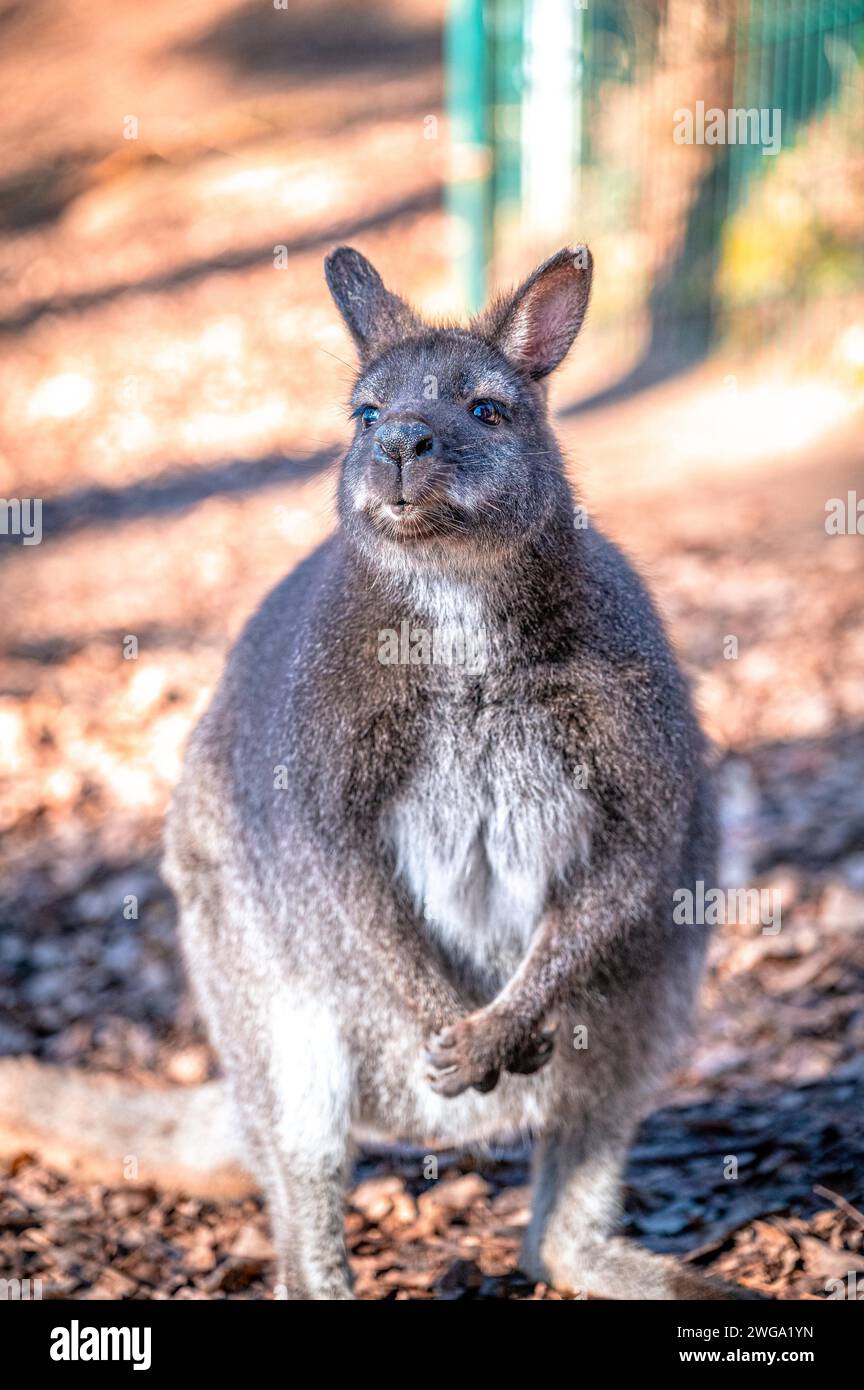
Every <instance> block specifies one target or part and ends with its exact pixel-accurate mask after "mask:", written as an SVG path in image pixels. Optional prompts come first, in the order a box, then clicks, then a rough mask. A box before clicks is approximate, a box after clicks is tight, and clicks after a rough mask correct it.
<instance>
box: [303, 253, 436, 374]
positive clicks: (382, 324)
mask: <svg viewBox="0 0 864 1390" xmlns="http://www.w3.org/2000/svg"><path fill="white" fill-rule="evenodd" d="M324 275H325V278H326V280H327V285H328V288H329V290H330V293H331V294H332V296H333V298H334V300H335V302H336V307H337V308H338V310H339V312H340V314H341V315H342V317H343V319H344V320H345V324H346V326H347V328H348V330H349V332H350V333H351V337H352V338H353V339H354V342H355V345H356V347H357V351H358V352H359V354H360V360H361V361H362V362H367V361H369V359H370V358H372V357H374V356H375V354H376V353H377V352H380V351H381V350H382V349H383V348H384V347H387V346H388V345H389V344H390V343H393V342H395V341H396V340H397V339H398V338H401V337H405V335H406V334H410V333H412V332H414V333H416V332H419V330H420V329H421V328H422V323H421V321H420V319H419V318H418V317H417V315H416V314H415V313H414V311H413V310H412V309H410V308H409V306H408V305H407V304H406V303H405V301H404V300H402V299H400V298H399V296H398V294H393V293H392V291H390V290H388V289H387V288H386V286H385V285H384V282H383V281H382V279H381V276H380V275H379V274H378V271H377V270H376V269H375V267H374V265H373V264H372V262H371V261H367V259H366V257H365V256H361V254H360V252H359V251H355V250H354V247H353V246H337V247H336V249H335V251H331V252H330V255H329V256H328V257H327V258H326V260H325V261H324Z"/></svg>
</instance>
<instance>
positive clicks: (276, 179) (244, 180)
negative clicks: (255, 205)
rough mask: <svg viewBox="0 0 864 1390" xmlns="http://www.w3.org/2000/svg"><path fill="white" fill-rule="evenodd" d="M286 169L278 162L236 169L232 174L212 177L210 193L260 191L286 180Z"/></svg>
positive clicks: (209, 186) (208, 186) (209, 185)
mask: <svg viewBox="0 0 864 1390" xmlns="http://www.w3.org/2000/svg"><path fill="white" fill-rule="evenodd" d="M284 180H285V170H284V168H283V167H282V166H280V165H278V164H265V165H261V166H259V167H258V168H253V169H234V170H232V171H231V173H230V174H222V175H221V176H220V177H219V178H215V179H210V180H209V181H208V185H207V191H208V193H215V194H218V195H220V196H224V195H226V194H227V195H228V196H230V195H231V194H232V193H258V192H260V191H261V190H263V189H269V188H274V187H275V186H276V185H277V184H279V183H282V182H284Z"/></svg>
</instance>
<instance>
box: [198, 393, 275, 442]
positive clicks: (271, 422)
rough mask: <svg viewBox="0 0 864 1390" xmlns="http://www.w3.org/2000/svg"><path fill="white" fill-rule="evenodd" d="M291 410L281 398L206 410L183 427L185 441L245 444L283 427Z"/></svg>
mask: <svg viewBox="0 0 864 1390" xmlns="http://www.w3.org/2000/svg"><path fill="white" fill-rule="evenodd" d="M287 418H288V412H287V407H286V405H285V402H284V401H282V400H275V401H266V402H265V403H264V404H263V405H259V406H258V407H257V408H256V409H255V410H246V411H233V412H231V413H230V414H228V413H223V412H221V411H216V410H212V411H207V412H202V413H201V414H199V415H193V416H192V418H191V419H190V420H187V421H186V422H185V424H184V425H183V427H182V431H181V433H182V437H183V441H184V443H185V444H187V445H191V446H193V447H200V446H207V447H208V448H211V447H212V446H214V445H217V446H219V445H227V444H242V443H243V442H244V441H252V440H255V439H260V438H261V437H262V436H266V435H269V434H272V433H273V431H274V430H279V429H282V428H283V427H284V426H285V424H286V423H287Z"/></svg>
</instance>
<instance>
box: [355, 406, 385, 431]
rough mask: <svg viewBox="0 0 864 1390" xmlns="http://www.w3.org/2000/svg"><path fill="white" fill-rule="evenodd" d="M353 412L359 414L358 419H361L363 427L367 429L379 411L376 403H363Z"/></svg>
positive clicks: (376, 417)
mask: <svg viewBox="0 0 864 1390" xmlns="http://www.w3.org/2000/svg"><path fill="white" fill-rule="evenodd" d="M355 414H357V415H359V416H360V419H361V420H362V421H363V428H364V429H367V428H368V426H369V425H374V423H375V421H376V420H377V419H378V416H379V415H380V414H381V411H380V410H379V409H378V407H377V405H364V406H361V407H360V409H359V410H358V411H356V412H355Z"/></svg>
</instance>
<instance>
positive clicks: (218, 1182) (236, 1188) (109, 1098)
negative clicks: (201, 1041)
mask: <svg viewBox="0 0 864 1390" xmlns="http://www.w3.org/2000/svg"><path fill="white" fill-rule="evenodd" d="M20 1153H32V1154H34V1155H36V1156H37V1157H39V1158H40V1159H41V1160H42V1161H43V1162H45V1163H46V1164H47V1165H48V1166H49V1167H52V1168H56V1169H58V1170H59V1171H60V1172H62V1173H68V1174H70V1175H71V1176H81V1177H83V1178H87V1179H92V1180H94V1181H97V1182H105V1183H120V1182H122V1181H123V1180H124V1178H125V1179H127V1180H128V1179H130V1178H131V1179H134V1180H135V1181H137V1182H144V1183H153V1184H154V1185H155V1186H157V1187H162V1188H168V1189H175V1188H176V1189H178V1190H183V1191H185V1192H190V1193H194V1194H195V1195H197V1196H204V1197H227V1196H234V1195H240V1194H243V1193H246V1192H250V1191H252V1190H253V1188H254V1183H253V1181H252V1179H251V1178H250V1177H249V1176H248V1174H247V1173H246V1172H245V1171H244V1168H243V1156H242V1148H241V1145H240V1141H239V1137H238V1135H237V1133H236V1130H235V1127H234V1125H233V1122H232V1114H231V1108H230V1106H229V1103H228V1096H227V1092H226V1090H225V1086H224V1084H223V1083H222V1082H221V1081H212V1082H208V1083H207V1084H206V1085H204V1086H189V1087H185V1086H180V1087H175V1088H173V1089H168V1090H166V1089H158V1090H157V1089H150V1088H149V1087H143V1086H140V1085H129V1084H128V1083H126V1082H124V1081H123V1080H122V1079H120V1078H119V1077H115V1076H110V1075H100V1074H97V1073H91V1072H84V1071H78V1070H76V1069H75V1068H72V1067H54V1066H48V1065H46V1064H45V1063H42V1062H38V1061H36V1060H35V1059H34V1058H32V1057H10V1058H3V1059H2V1060H0V1158H3V1159H10V1158H14V1157H15V1156H16V1155H18V1154H20Z"/></svg>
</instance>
